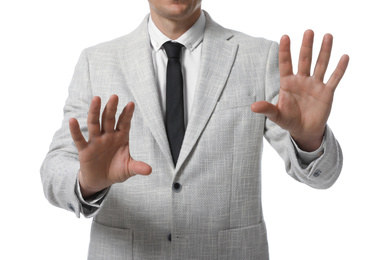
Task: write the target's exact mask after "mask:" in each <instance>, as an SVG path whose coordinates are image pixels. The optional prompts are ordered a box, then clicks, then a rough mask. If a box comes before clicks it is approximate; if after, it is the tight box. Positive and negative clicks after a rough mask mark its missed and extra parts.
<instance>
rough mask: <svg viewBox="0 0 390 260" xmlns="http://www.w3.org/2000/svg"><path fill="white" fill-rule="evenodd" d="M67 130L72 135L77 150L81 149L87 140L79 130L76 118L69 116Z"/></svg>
mask: <svg viewBox="0 0 390 260" xmlns="http://www.w3.org/2000/svg"><path fill="white" fill-rule="evenodd" d="M69 130H70V134H71V136H72V139H73V142H74V143H75V145H76V147H77V150H78V151H81V150H83V149H84V148H85V147H86V146H87V141H85V138H84V136H83V134H82V133H81V130H80V125H79V122H78V121H77V119H75V118H71V119H69Z"/></svg>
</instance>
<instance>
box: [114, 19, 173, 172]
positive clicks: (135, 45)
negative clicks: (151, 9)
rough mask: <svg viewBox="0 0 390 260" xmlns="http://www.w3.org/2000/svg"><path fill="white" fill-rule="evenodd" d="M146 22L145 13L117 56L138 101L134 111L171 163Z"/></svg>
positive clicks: (126, 38)
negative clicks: (139, 114)
mask: <svg viewBox="0 0 390 260" xmlns="http://www.w3.org/2000/svg"><path fill="white" fill-rule="evenodd" d="M147 24H148V16H147V17H146V18H145V19H144V21H143V22H142V24H141V25H140V26H139V27H138V28H137V29H136V30H135V31H133V32H132V33H131V34H130V35H128V36H126V37H125V38H124V42H123V44H122V45H121V47H120V48H119V50H118V51H119V59H120V61H121V65H122V67H123V70H124V74H125V77H126V81H127V84H128V85H129V88H130V91H131V92H132V94H133V95H134V99H135V102H136V104H137V107H136V113H141V114H142V118H143V119H144V121H145V123H146V124H147V125H148V127H149V129H150V131H151V133H152V135H153V136H154V138H155V140H156V142H157V143H158V145H159V147H160V148H161V150H162V151H163V153H164V155H165V156H166V158H167V159H168V161H169V162H171V163H172V167H173V162H172V155H171V152H170V150H169V144H168V139H167V136H166V131H165V125H164V120H163V118H164V117H163V113H162V106H161V102H160V98H159V96H158V91H157V85H156V78H155V74H154V67H153V60H152V52H151V46H150V39H149V33H148V28H147ZM137 111H138V112H137Z"/></svg>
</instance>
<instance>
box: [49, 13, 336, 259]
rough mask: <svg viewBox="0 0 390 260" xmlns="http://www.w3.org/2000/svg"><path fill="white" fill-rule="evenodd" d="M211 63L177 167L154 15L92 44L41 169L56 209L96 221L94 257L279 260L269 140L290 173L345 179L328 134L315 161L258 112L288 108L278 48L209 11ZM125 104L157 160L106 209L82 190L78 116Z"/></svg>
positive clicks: (137, 151) (205, 50) (134, 134)
mask: <svg viewBox="0 0 390 260" xmlns="http://www.w3.org/2000/svg"><path fill="white" fill-rule="evenodd" d="M206 19H207V22H206V28H205V34H204V40H203V46H202V62H201V68H200V74H199V79H198V82H197V88H196V92H195V98H194V103H193V108H192V111H191V114H190V117H189V121H188V125H187V129H186V133H185V137H184V141H183V145H182V148H181V152H180V156H179V158H178V162H177V165H176V167H174V165H173V163H172V158H171V153H170V150H169V145H168V141H167V137H166V132H165V128H164V117H163V113H162V109H161V104H160V101H159V97H158V92H157V91H156V82H155V75H154V69H153V62H152V57H151V46H150V40H149V36H148V30H147V18H146V19H145V20H144V21H143V22H142V24H141V25H140V27H139V28H137V29H136V30H135V31H133V32H132V33H131V34H129V35H126V36H124V37H121V38H118V39H115V40H113V41H110V42H106V43H102V44H99V45H97V46H94V47H91V48H88V49H86V50H84V51H83V53H82V54H81V57H80V60H79V62H78V64H77V66H76V69H75V74H74V77H73V80H72V82H71V85H70V87H69V97H68V99H67V101H66V105H65V108H64V113H65V116H64V121H63V126H62V127H61V129H60V130H59V131H57V133H56V134H55V136H54V138H53V143H52V145H51V148H50V151H49V153H48V155H47V157H46V159H45V162H44V164H43V166H42V170H41V174H42V181H43V186H44V190H45V194H46V196H47V198H48V199H49V201H50V202H52V203H53V204H54V205H56V206H59V207H62V208H66V209H72V210H73V211H74V212H75V213H76V215H77V216H79V215H80V212H81V213H84V214H85V215H90V216H93V217H94V220H93V224H92V229H91V241H90V248H89V258H90V259H264V260H266V259H268V243H267V234H266V227H265V223H264V219H263V212H262V206H261V155H262V147H263V137H265V138H266V139H267V140H268V141H269V142H270V144H271V145H272V146H273V147H274V148H275V149H276V150H277V152H278V153H279V154H280V156H281V157H282V159H283V160H284V162H285V165H286V171H287V173H288V174H290V175H291V176H292V177H293V178H295V179H296V180H298V181H300V182H303V183H306V184H308V185H309V186H312V187H314V188H328V187H329V186H331V185H332V184H333V183H334V182H335V181H336V179H337V177H338V175H339V173H340V171H341V165H342V153H341V150H340V147H339V145H338V143H337V141H336V139H335V138H334V136H333V134H332V132H331V130H330V129H329V128H327V129H326V133H325V137H324V140H325V144H324V147H325V149H324V151H323V153H322V155H319V158H318V159H316V160H315V161H313V162H311V163H310V164H309V165H305V164H304V163H302V161H301V160H300V159H299V157H298V156H297V150H296V148H295V147H294V145H293V143H292V141H291V139H290V135H289V134H288V132H286V131H285V130H283V129H281V128H279V127H278V126H277V125H275V124H274V123H272V122H271V121H270V120H267V119H266V118H265V117H264V116H263V115H260V114H255V113H253V112H252V111H251V109H250V105H251V104H252V103H253V102H255V101H257V100H268V101H270V102H273V103H276V101H277V98H278V92H279V68H278V44H277V43H275V42H272V41H268V40H265V39H262V38H253V37H250V36H247V35H245V34H242V33H239V32H236V31H232V30H228V29H225V28H223V27H221V26H220V25H218V24H216V23H215V22H214V21H213V20H212V19H211V18H210V16H209V15H208V14H207V13H206ZM112 94H117V95H118V96H119V100H120V102H119V107H124V106H125V105H126V104H127V103H128V102H129V101H133V102H134V103H135V107H136V109H135V112H134V116H133V119H132V122H131V130H130V154H131V155H132V157H134V158H135V159H136V160H141V161H144V162H146V163H148V164H150V165H151V166H152V168H153V172H152V174H151V175H150V176H136V177H133V178H130V179H129V180H127V181H126V182H124V183H121V184H115V185H113V186H112V187H111V188H110V189H109V191H108V193H107V194H106V195H105V197H104V199H103V202H102V203H101V205H100V206H99V207H97V208H93V207H92V208H90V209H88V207H85V206H84V207H83V205H82V204H81V203H80V200H79V199H78V197H77V195H76V193H75V183H76V180H77V173H78V169H79V162H78V156H77V149H76V148H75V146H74V144H73V142H72V138H71V136H70V132H69V129H68V120H69V118H70V117H75V118H77V119H78V120H79V122H80V126H81V129H82V132H83V134H84V136H85V137H86V138H88V132H87V127H86V118H87V112H88V107H89V104H90V102H91V99H92V97H93V96H100V97H101V98H102V104H105V103H106V102H107V101H108V99H109V97H110V96H111V95H112Z"/></svg>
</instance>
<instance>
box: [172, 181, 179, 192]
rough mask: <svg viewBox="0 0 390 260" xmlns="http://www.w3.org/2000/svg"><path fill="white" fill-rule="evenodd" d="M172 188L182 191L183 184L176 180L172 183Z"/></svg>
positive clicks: (175, 190)
mask: <svg viewBox="0 0 390 260" xmlns="http://www.w3.org/2000/svg"><path fill="white" fill-rule="evenodd" d="M172 189H173V191H174V192H180V191H181V184H180V183H178V182H175V183H174V184H173V185H172Z"/></svg>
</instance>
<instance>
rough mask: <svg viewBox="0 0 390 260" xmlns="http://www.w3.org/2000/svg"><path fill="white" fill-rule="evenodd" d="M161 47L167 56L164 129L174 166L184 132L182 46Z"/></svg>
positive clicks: (165, 45) (171, 44) (176, 44)
mask: <svg viewBox="0 0 390 260" xmlns="http://www.w3.org/2000/svg"><path fill="white" fill-rule="evenodd" d="M163 46H164V49H165V52H166V53H167V56H168V65H167V92H166V121H165V127H166V130H167V137H168V141H169V147H170V149H171V153H172V157H173V163H174V165H175V166H176V162H177V158H178V157H179V154H180V148H181V145H182V143H183V138H184V132H185V126H184V103H183V76H182V73H181V64H180V54H181V48H182V47H183V45H181V44H180V43H176V42H166V43H164V45H163Z"/></svg>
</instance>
